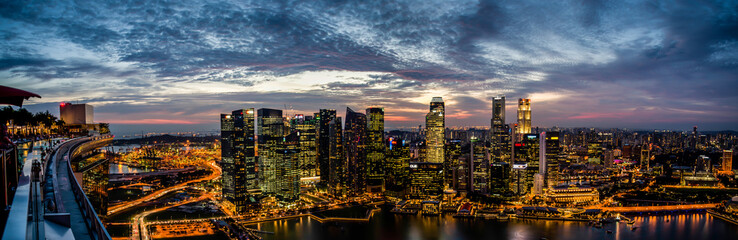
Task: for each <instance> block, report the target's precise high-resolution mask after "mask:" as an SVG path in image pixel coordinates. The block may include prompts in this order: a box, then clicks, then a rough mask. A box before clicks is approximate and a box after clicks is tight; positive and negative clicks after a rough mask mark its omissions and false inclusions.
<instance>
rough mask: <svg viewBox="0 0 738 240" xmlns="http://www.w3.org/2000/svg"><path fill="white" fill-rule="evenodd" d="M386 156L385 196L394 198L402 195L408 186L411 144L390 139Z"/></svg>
mask: <svg viewBox="0 0 738 240" xmlns="http://www.w3.org/2000/svg"><path fill="white" fill-rule="evenodd" d="M387 145H388V146H389V147H388V148H387V152H386V154H385V156H386V160H385V168H386V169H385V170H384V171H385V174H384V177H385V180H384V182H385V190H386V191H385V194H387V195H389V196H393V197H400V198H402V197H405V196H403V195H402V193H403V192H404V190H405V188H406V186H407V184H408V163H409V162H410V144H408V143H405V141H404V140H402V139H396V138H389V139H388V144H387Z"/></svg>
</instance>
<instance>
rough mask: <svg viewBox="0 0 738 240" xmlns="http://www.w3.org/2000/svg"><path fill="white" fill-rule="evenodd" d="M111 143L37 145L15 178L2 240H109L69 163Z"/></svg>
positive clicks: (102, 138)
mask: <svg viewBox="0 0 738 240" xmlns="http://www.w3.org/2000/svg"><path fill="white" fill-rule="evenodd" d="M112 139H113V137H112V136H95V137H82V138H75V139H71V140H64V141H63V142H61V143H59V144H56V145H43V144H40V146H39V147H38V148H34V149H31V150H29V151H30V153H29V154H28V157H27V158H26V160H25V162H24V163H23V168H22V171H21V175H20V176H19V177H18V179H19V183H18V188H17V190H16V194H15V196H14V198H13V205H12V206H11V210H10V213H9V215H8V221H7V224H6V225H5V230H4V232H3V240H4V239H111V238H110V235H109V234H108V233H107V231H106V230H105V227H104V226H103V225H102V223H101V222H100V219H99V218H98V217H97V214H96V213H95V210H94V209H93V207H92V204H91V203H90V200H89V199H88V198H87V196H86V195H85V193H84V191H83V190H82V186H81V184H80V182H79V180H78V179H77V178H75V173H74V172H73V171H72V165H71V163H70V161H71V160H73V159H75V158H76V157H79V156H82V155H84V154H86V153H87V152H90V151H92V150H94V149H96V148H99V147H101V146H104V145H106V144H107V143H109V142H110V141H112ZM47 146H48V147H52V148H53V150H52V151H51V154H48V155H47V156H46V158H45V159H42V157H41V156H42V154H41V151H42V150H41V148H42V147H47ZM42 166H43V167H42ZM41 169H43V170H41ZM29 214H30V217H29Z"/></svg>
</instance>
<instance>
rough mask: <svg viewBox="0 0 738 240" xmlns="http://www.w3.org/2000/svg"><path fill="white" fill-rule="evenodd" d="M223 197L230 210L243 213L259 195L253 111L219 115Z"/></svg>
mask: <svg viewBox="0 0 738 240" xmlns="http://www.w3.org/2000/svg"><path fill="white" fill-rule="evenodd" d="M220 116H221V117H220V120H221V121H220V126H221V157H222V159H221V169H222V171H223V176H222V182H223V187H222V191H223V197H224V198H225V199H226V200H227V201H228V202H229V203H231V204H232V205H233V208H234V209H233V210H235V211H236V212H238V213H243V212H245V211H247V210H249V209H252V208H253V207H255V206H256V205H257V204H258V202H257V201H256V200H255V198H254V197H253V196H255V195H258V194H260V190H259V185H258V172H257V157H256V152H255V135H254V134H255V131H254V130H255V129H254V127H255V125H254V109H253V108H249V109H241V110H236V111H233V112H232V113H231V114H221V115H220Z"/></svg>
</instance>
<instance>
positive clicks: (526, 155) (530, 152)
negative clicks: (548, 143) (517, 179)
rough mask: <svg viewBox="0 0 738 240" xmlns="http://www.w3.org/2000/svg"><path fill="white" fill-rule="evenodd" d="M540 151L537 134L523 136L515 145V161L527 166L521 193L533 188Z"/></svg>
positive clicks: (537, 171)
mask: <svg viewBox="0 0 738 240" xmlns="http://www.w3.org/2000/svg"><path fill="white" fill-rule="evenodd" d="M540 149H541V147H540V141H539V136H538V134H525V135H523V137H522V139H521V140H520V142H518V143H515V161H516V162H519V163H525V164H526V165H527V167H526V168H525V176H524V180H523V181H522V183H523V189H521V190H522V192H527V191H528V190H530V189H531V188H532V187H533V183H534V181H535V175H536V174H537V173H539V171H540V169H539V157H540V153H539V152H540ZM513 167H514V166H513Z"/></svg>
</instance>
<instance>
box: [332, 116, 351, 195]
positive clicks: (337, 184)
mask: <svg viewBox="0 0 738 240" xmlns="http://www.w3.org/2000/svg"><path fill="white" fill-rule="evenodd" d="M342 125H343V124H342V123H341V117H336V118H335V119H333V120H331V121H330V122H329V123H328V138H329V141H328V144H329V148H328V165H329V166H330V169H329V171H328V187H329V188H330V190H331V192H332V193H333V194H335V195H344V194H346V190H347V189H346V167H347V166H346V156H345V155H344V148H343V127H342Z"/></svg>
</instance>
